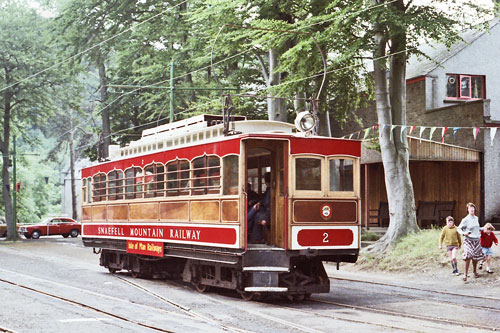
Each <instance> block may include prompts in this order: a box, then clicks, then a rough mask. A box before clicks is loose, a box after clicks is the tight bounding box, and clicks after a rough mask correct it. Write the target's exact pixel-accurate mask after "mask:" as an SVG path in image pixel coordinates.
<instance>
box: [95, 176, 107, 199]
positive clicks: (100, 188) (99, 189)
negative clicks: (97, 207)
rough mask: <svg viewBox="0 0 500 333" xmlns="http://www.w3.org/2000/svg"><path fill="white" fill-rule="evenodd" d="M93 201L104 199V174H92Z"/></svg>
mask: <svg viewBox="0 0 500 333" xmlns="http://www.w3.org/2000/svg"><path fill="white" fill-rule="evenodd" d="M93 199H94V201H103V200H106V175H105V174H97V175H95V176H94V195H93Z"/></svg>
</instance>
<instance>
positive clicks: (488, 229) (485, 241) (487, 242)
mask: <svg viewBox="0 0 500 333" xmlns="http://www.w3.org/2000/svg"><path fill="white" fill-rule="evenodd" d="M493 230H495V227H493V226H492V225H491V223H486V224H485V225H484V227H483V228H482V229H481V247H482V248H483V254H484V256H485V258H484V260H483V261H482V262H481V263H480V264H479V269H482V268H483V262H485V261H486V272H488V273H493V271H492V270H491V269H490V259H491V257H492V256H493V250H492V249H491V247H492V246H493V243H495V245H496V246H498V239H497V237H496V236H495V234H494V233H493Z"/></svg>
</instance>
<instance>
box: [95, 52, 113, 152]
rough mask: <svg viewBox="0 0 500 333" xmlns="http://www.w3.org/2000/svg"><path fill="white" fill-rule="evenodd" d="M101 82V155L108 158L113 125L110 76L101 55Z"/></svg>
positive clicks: (99, 65)
mask: <svg viewBox="0 0 500 333" xmlns="http://www.w3.org/2000/svg"><path fill="white" fill-rule="evenodd" d="M98 67H99V82H100V90H101V104H102V105H103V108H102V109H101V119H102V136H103V139H104V144H103V150H102V154H103V156H101V157H102V158H107V157H108V156H109V146H110V145H111V126H110V122H109V108H107V107H106V106H107V105H106V102H107V100H108V78H107V76H106V65H105V64H104V58H103V57H102V56H101V57H100V60H99V64H98Z"/></svg>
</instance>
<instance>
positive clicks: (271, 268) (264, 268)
mask: <svg viewBox="0 0 500 333" xmlns="http://www.w3.org/2000/svg"><path fill="white" fill-rule="evenodd" d="M243 271H244V272H257V271H258V272H290V268H288V267H278V266H247V267H243Z"/></svg>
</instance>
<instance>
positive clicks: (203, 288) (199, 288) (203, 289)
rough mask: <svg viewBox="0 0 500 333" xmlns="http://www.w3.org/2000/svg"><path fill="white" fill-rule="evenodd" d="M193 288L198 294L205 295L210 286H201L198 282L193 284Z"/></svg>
mask: <svg viewBox="0 0 500 333" xmlns="http://www.w3.org/2000/svg"><path fill="white" fill-rule="evenodd" d="M193 286H194V288H195V289H196V290H197V291H198V292H200V293H206V292H207V291H208V290H209V289H210V286H207V285H206V284H202V283H200V282H193Z"/></svg>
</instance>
